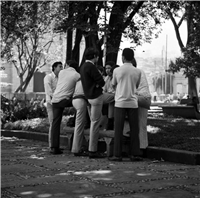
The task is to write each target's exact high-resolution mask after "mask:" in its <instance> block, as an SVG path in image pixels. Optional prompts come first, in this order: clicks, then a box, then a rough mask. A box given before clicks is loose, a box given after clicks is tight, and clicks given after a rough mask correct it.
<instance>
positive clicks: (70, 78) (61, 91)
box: [50, 61, 80, 154]
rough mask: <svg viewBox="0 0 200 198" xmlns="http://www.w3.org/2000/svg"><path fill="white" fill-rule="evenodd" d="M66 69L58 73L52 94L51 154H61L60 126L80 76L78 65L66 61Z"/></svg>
mask: <svg viewBox="0 0 200 198" xmlns="http://www.w3.org/2000/svg"><path fill="white" fill-rule="evenodd" d="M66 66H67V67H66V68H65V69H63V70H62V71H60V73H59V76H58V83H57V86H56V89H55V92H54V94H53V98H52V104H53V123H52V128H51V134H52V139H51V151H50V153H52V154H61V153H62V151H61V150H60V124H61V121H62V114H63V110H64V108H65V107H72V95H73V93H74V89H75V86H76V82H77V81H78V80H79V79H80V74H79V73H78V72H77V71H76V69H77V68H78V64H77V63H76V64H75V63H74V62H73V64H71V62H70V61H69V62H68V61H67V65H66Z"/></svg>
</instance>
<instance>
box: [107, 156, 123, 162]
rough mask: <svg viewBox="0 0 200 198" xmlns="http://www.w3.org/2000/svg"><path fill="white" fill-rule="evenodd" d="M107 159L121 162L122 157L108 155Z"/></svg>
mask: <svg viewBox="0 0 200 198" xmlns="http://www.w3.org/2000/svg"><path fill="white" fill-rule="evenodd" d="M108 160H109V161H114V162H121V161H122V157H115V156H113V157H110V158H108Z"/></svg>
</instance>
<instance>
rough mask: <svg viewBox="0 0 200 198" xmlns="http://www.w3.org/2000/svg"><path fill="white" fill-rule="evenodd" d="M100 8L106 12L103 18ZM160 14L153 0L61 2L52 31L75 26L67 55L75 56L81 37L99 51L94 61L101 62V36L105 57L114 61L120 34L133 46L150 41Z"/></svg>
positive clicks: (155, 31)
mask: <svg viewBox="0 0 200 198" xmlns="http://www.w3.org/2000/svg"><path fill="white" fill-rule="evenodd" d="M69 8H70V9H69ZM68 9H69V10H68ZM104 10H106V12H107V17H106V18H105V14H104ZM69 11H70V12H71V13H73V14H70V13H69ZM161 16H162V13H161V12H160V10H159V9H156V3H154V2H143V1H139V2H131V1H130V2H128V1H126V2H124V1H123V2H120V1H112V2H109V3H106V4H105V3H103V2H101V1H93V2H81V1H80V2H61V3H60V20H59V21H57V23H56V31H61V32H66V31H67V30H69V29H75V30H76V34H75V45H74V48H73V49H72V56H71V57H72V58H76V54H75V53H78V52H79V51H78V50H77V48H76V47H77V46H79V45H80V42H81V38H82V37H84V39H85V42H86V47H89V46H92V47H94V48H97V49H98V50H99V51H100V52H101V53H100V58H99V63H98V64H100V65H102V56H103V50H104V49H102V45H103V43H104V42H103V40H104V37H105V35H106V40H107V41H106V46H104V47H106V54H107V57H106V58H107V59H108V60H113V61H114V62H116V60H117V54H118V50H119V47H120V43H121V38H122V35H123V36H125V37H127V38H130V39H131V42H132V43H133V46H137V45H141V44H142V43H144V42H151V39H152V38H153V37H156V36H157V35H158V33H159V32H160V29H159V27H160V26H161V24H162V19H161ZM105 21H106V24H105ZM71 57H68V58H71ZM77 61H78V60H77Z"/></svg>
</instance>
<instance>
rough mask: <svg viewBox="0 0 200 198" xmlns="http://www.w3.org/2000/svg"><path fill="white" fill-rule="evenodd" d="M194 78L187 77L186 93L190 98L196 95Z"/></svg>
mask: <svg viewBox="0 0 200 198" xmlns="http://www.w3.org/2000/svg"><path fill="white" fill-rule="evenodd" d="M196 87H197V83H196V78H194V77H188V95H189V96H190V98H193V97H198V93H197V88H196Z"/></svg>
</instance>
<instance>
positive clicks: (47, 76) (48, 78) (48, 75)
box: [44, 72, 53, 80]
mask: <svg viewBox="0 0 200 198" xmlns="http://www.w3.org/2000/svg"><path fill="white" fill-rule="evenodd" d="M52 77H53V74H52V72H51V73H49V74H46V76H45V77H44V80H50V79H51V78H52Z"/></svg>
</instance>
